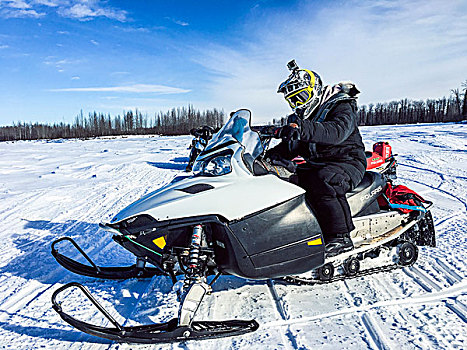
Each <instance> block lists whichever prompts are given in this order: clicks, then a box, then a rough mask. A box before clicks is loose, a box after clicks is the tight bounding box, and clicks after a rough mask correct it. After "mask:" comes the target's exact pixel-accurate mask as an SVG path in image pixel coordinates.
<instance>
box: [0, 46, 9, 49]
mask: <svg viewBox="0 0 467 350" xmlns="http://www.w3.org/2000/svg"><path fill="white" fill-rule="evenodd" d="M8 48H9V46H8V45H0V50H1V49H8Z"/></svg>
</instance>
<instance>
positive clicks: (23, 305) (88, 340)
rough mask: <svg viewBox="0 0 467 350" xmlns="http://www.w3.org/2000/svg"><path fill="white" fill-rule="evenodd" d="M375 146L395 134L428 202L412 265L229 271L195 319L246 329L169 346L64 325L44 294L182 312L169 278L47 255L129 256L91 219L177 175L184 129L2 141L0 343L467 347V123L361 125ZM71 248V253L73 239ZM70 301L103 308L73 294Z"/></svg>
mask: <svg viewBox="0 0 467 350" xmlns="http://www.w3.org/2000/svg"><path fill="white" fill-rule="evenodd" d="M361 130H362V134H363V137H364V140H365V143H366V145H367V149H370V147H371V145H372V143H373V142H375V141H389V142H390V143H391V145H392V146H393V150H394V151H395V153H397V154H398V160H399V167H398V174H399V179H398V182H399V183H403V184H405V185H407V186H409V187H411V188H412V189H414V190H416V191H418V192H419V193H420V194H421V195H423V196H424V197H426V198H428V199H429V200H432V201H433V202H434V203H435V205H434V207H433V209H432V213H433V216H434V220H435V225H436V231H437V243H438V247H437V248H421V250H420V254H419V255H420V257H419V260H418V261H417V263H416V264H415V266H413V267H410V268H404V269H399V270H396V271H394V272H390V273H381V274H376V275H372V276H367V277H365V278H357V279H353V280H348V281H345V282H337V283H334V284H330V285H323V286H292V285H283V284H278V283H266V281H248V280H246V281H245V280H242V279H240V278H236V277H229V276H224V277H221V278H220V280H219V281H218V282H217V283H216V284H215V285H214V291H215V293H213V294H212V295H210V296H207V297H206V298H205V300H204V302H203V305H202V307H201V309H200V312H199V314H198V316H197V319H211V320H222V319H232V318H239V319H251V318H255V319H256V320H257V321H258V322H259V323H260V328H259V329H258V330H257V331H256V332H254V333H250V334H247V335H244V336H239V337H232V338H224V339H219V340H205V341H200V342H186V343H178V344H168V345H154V346H144V345H134V344H130V345H128V344H117V343H112V342H110V341H106V340H104V339H100V338H96V337H93V336H90V335H87V334H85V333H82V332H79V331H78V330H76V329H73V328H72V327H70V326H68V325H67V324H66V323H65V322H63V321H62V320H61V319H60V317H59V316H58V315H57V314H56V313H55V312H54V311H53V310H52V308H51V302H50V298H51V295H52V293H53V291H55V290H56V289H57V288H58V287H59V286H61V285H63V284H64V283H67V282H70V281H78V282H81V283H83V284H84V285H86V286H87V287H88V288H89V289H90V290H91V292H92V293H93V294H94V295H95V296H96V297H97V298H98V299H99V300H100V301H101V302H102V303H103V305H104V306H105V307H107V308H108V310H110V312H111V314H112V315H113V316H114V317H115V318H116V319H117V320H118V321H119V322H121V323H123V324H124V325H130V324H137V323H151V322H161V321H166V320H168V319H170V318H172V317H174V316H176V312H177V303H176V302H175V301H176V298H175V293H174V292H173V291H172V289H171V284H170V281H169V280H168V279H167V278H164V277H155V278H153V279H152V280H127V281H120V282H118V281H102V280H95V279H92V278H86V277H80V276H77V275H74V274H72V273H70V272H68V271H66V270H64V269H63V268H62V267H61V266H59V265H58V264H57V263H56V262H55V260H54V259H53V257H52V256H51V254H50V243H51V242H52V241H53V240H54V239H56V238H58V237H61V236H64V235H67V236H71V237H73V238H74V239H75V240H76V241H77V242H78V243H79V244H80V245H81V246H82V247H83V248H84V249H85V251H86V252H87V253H88V254H89V255H90V256H91V257H92V258H93V259H95V260H96V261H97V262H98V263H100V264H101V265H121V264H132V263H133V262H134V259H133V256H132V255H131V254H130V253H128V252H126V251H125V250H124V249H123V248H121V247H119V246H118V245H117V244H115V243H113V242H112V240H111V234H109V233H106V232H104V231H102V230H101V229H99V227H98V223H99V222H102V221H108V220H109V219H110V218H111V217H112V216H113V215H114V214H115V213H117V212H118V211H119V210H121V209H122V208H124V207H125V206H127V205H128V204H130V203H132V202H133V201H135V200H136V199H138V198H140V197H141V196H142V195H144V194H146V193H148V192H149V191H152V190H154V189H157V188H158V187H160V186H162V185H164V184H166V183H167V182H169V181H170V180H171V179H172V178H173V177H175V176H176V175H177V174H180V173H181V172H183V170H184V168H185V165H186V162H187V160H188V158H187V156H188V150H187V146H188V144H189V143H190V137H188V136H181V137H127V138H115V139H94V140H87V141H80V140H64V141H52V142H46V141H31V142H7V143H0V238H1V242H2V244H1V246H0V346H1V347H2V348H11V349H36V348H45V349H78V348H84V349H149V348H150V349H158V348H164V349H165V348H182V349H197V348H202V349H203V350H208V349H253V348H255V349H258V348H264V349H315V348H327V349H336V348H352V349H361V348H380V349H413V348H421V349H438V348H459V349H461V348H467V331H466V329H467V269H466V267H467V263H466V260H467V254H466V252H467V241H466V237H467V171H466V170H467V124H432V125H407V126H378V127H364V128H361ZM69 254H71V255H72V256H73V254H74V252H73V251H72V250H71V249H70V253H69ZM64 307H66V310H67V311H69V312H70V313H73V314H74V315H76V316H77V317H78V318H81V319H86V320H88V321H93V322H98V321H99V319H100V316H99V315H98V313H97V312H96V310H95V309H94V308H92V306H91V305H90V304H89V302H86V301H85V300H84V298H83V297H82V296H81V295H79V293H71V294H70V295H69V297H68V298H67V299H66V300H65V301H64Z"/></svg>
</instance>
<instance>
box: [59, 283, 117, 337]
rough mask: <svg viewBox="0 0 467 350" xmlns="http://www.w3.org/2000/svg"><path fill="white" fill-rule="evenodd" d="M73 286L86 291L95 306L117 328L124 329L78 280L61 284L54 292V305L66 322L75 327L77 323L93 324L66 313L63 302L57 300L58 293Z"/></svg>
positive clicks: (83, 324)
mask: <svg viewBox="0 0 467 350" xmlns="http://www.w3.org/2000/svg"><path fill="white" fill-rule="evenodd" d="M73 287H76V288H79V289H80V290H81V291H82V292H83V293H84V295H85V296H86V297H87V298H88V299H89V300H90V301H91V302H92V303H93V304H94V306H95V307H96V308H97V309H98V310H99V311H100V312H101V313H102V314H103V315H104V316H105V318H107V319H108V320H109V321H110V323H112V324H113V325H114V326H115V328H117V329H118V330H119V331H122V332H123V331H124V329H123V326H122V325H120V323H118V322H117V321H116V320H115V319H114V318H113V317H112V315H111V314H109V313H108V311H107V310H105V309H104V307H103V306H102V305H101V304H99V302H98V301H97V300H96V299H95V298H94V297H93V296H92V294H91V293H90V292H89V290H88V289H87V288H86V287H84V286H83V285H82V284H80V283H78V282H70V283H67V284H65V285H64V286H61V287H60V288H58V289H57V290H56V291H55V292H54V293H53V294H52V307H53V309H54V310H55V311H56V312H57V313H58V314H59V315H60V317H62V318H63V319H64V320H65V321H66V322H68V323H70V324H72V325H74V326H75V327H76V325H77V324H81V325H82V326H85V327H89V326H92V325H90V324H88V323H86V322H83V321H79V320H77V319H75V318H74V317H71V316H69V315H68V314H66V313H65V312H63V310H62V306H61V303H59V302H57V295H58V294H60V293H61V292H63V291H64V290H66V289H69V288H73ZM77 328H79V329H80V327H77Z"/></svg>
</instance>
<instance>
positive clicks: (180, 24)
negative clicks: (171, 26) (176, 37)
mask: <svg viewBox="0 0 467 350" xmlns="http://www.w3.org/2000/svg"><path fill="white" fill-rule="evenodd" d="M165 19H168V20H169V21H171V22H173V23H175V24H178V25H179V26H182V27H186V26H189V25H190V23H188V22H185V21H181V20H179V19H175V18H172V17H165Z"/></svg>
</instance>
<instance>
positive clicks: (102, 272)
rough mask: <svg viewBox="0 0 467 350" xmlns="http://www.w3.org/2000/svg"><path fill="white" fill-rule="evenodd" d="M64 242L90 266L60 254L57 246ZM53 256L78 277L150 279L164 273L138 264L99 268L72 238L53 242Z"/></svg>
mask: <svg viewBox="0 0 467 350" xmlns="http://www.w3.org/2000/svg"><path fill="white" fill-rule="evenodd" d="M62 241H68V242H71V244H73V246H74V247H75V248H76V249H77V250H78V251H79V253H80V254H81V255H82V256H83V257H84V258H85V259H86V260H87V261H88V262H89V264H90V265H85V264H82V263H80V262H78V261H76V260H73V259H71V258H69V257H67V256H65V255H62V254H60V253H59V252H58V250H57V249H56V247H55V245H56V244H57V243H59V242H62ZM52 255H53V256H54V258H55V260H57V262H58V263H59V264H60V265H62V266H63V267H64V268H66V269H67V270H69V271H71V272H74V273H76V274H78V275H84V276H89V277H95V278H104V279H128V278H150V277H152V276H154V275H163V274H164V273H163V272H162V271H160V270H159V269H157V268H154V267H141V266H139V265H138V264H135V265H131V266H112V267H102V266H97V265H96V264H95V263H94V262H93V261H92V260H91V258H89V256H88V255H87V254H86V253H85V252H84V251H83V250H82V249H81V247H80V246H79V245H78V244H77V243H76V242H75V241H74V240H73V239H72V238H70V237H62V238H59V239H57V240H55V241H53V242H52Z"/></svg>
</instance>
